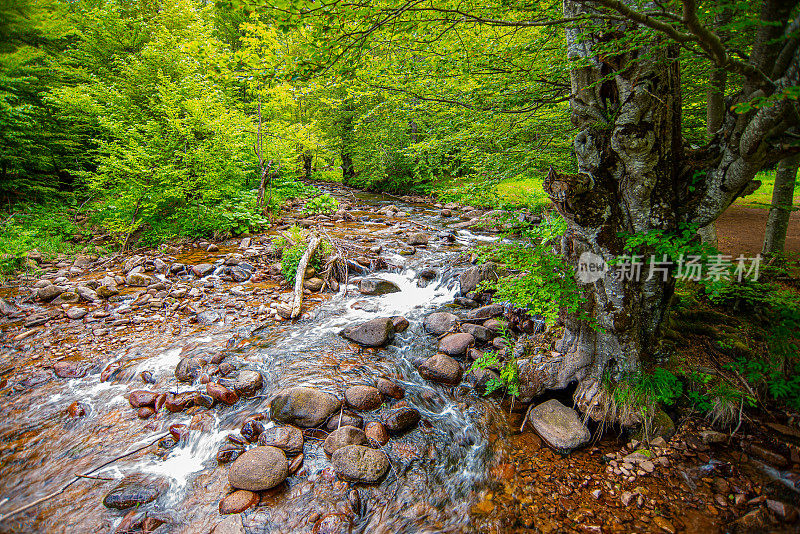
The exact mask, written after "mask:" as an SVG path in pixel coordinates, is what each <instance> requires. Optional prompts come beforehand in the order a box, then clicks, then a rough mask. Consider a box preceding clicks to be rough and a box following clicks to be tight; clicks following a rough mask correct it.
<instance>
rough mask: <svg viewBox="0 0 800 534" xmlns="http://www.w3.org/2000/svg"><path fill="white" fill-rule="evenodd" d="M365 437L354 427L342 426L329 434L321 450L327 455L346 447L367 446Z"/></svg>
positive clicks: (362, 432)
mask: <svg viewBox="0 0 800 534" xmlns="http://www.w3.org/2000/svg"><path fill="white" fill-rule="evenodd" d="M367 443H368V442H367V436H366V434H364V431H363V430H361V429H360V428H356V427H354V426H343V427H342V428H340V429H338V430H334V431H333V432H331V433H330V434H329V435H328V437H327V438H325V443H324V444H323V446H322V448H323V449H324V450H325V452H326V453H327V454H328V455H332V454H333V453H334V452H336V451H337V450H339V449H341V448H342V447H346V446H348V445H367Z"/></svg>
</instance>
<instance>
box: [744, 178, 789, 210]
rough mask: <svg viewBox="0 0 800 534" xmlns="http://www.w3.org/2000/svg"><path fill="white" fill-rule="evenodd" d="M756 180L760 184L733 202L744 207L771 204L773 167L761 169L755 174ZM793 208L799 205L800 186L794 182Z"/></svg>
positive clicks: (773, 186) (767, 206)
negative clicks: (765, 169)
mask: <svg viewBox="0 0 800 534" xmlns="http://www.w3.org/2000/svg"><path fill="white" fill-rule="evenodd" d="M755 179H756V180H758V181H760V182H761V185H760V186H759V187H758V189H756V190H755V191H753V192H752V193H751V194H749V195H747V196H746V197H741V198H738V199H736V202H735V204H736V205H737V206H742V207H745V208H764V209H769V207H770V206H771V205H772V191H773V189H775V169H772V170H767V171H761V172H759V173H758V174H757V175H756V178H755ZM793 204H794V206H795V209H797V206H800V186H798V184H797V183H796V182H795V188H794V202H793Z"/></svg>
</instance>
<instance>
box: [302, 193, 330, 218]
mask: <svg viewBox="0 0 800 534" xmlns="http://www.w3.org/2000/svg"><path fill="white" fill-rule="evenodd" d="M337 209H339V201H338V200H336V199H335V198H333V197H332V196H330V195H329V194H327V193H325V194H324V195H320V196H318V197H314V198H312V199H309V200H308V202H306V205H305V206H304V207H303V213H307V214H309V215H317V214H320V213H325V214H328V213H333V212H335V211H336V210H337Z"/></svg>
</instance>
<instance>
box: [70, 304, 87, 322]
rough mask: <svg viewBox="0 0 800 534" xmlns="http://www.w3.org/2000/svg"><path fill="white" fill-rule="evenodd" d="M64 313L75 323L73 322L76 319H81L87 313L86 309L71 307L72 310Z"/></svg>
mask: <svg viewBox="0 0 800 534" xmlns="http://www.w3.org/2000/svg"><path fill="white" fill-rule="evenodd" d="M65 313H66V315H67V317H69V318H70V319H72V320H73V321H75V320H78V319H83V317H84V316H85V315H86V314H87V313H88V312H87V310H86V308H78V307H72V308H68V309H67V311H66V312H65Z"/></svg>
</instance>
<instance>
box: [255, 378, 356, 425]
mask: <svg viewBox="0 0 800 534" xmlns="http://www.w3.org/2000/svg"><path fill="white" fill-rule="evenodd" d="M341 407H342V403H341V401H340V400H339V399H337V398H336V397H334V396H333V395H331V394H330V393H328V392H326V391H322V390H320V389H316V388H308V387H296V388H292V389H290V390H287V391H284V392H282V393H279V394H278V395H276V396H275V398H274V399H272V403H271V405H270V415H271V417H272V420H273V421H280V422H282V423H289V424H293V425H297V426H300V427H304V428H309V427H315V426H319V425H321V424H322V423H324V422H325V421H326V420H327V419H328V417H330V416H331V415H333V414H334V413H336V412H338V411H339V408H341Z"/></svg>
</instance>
